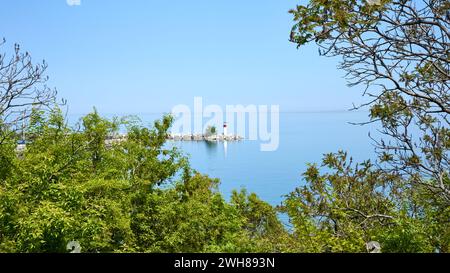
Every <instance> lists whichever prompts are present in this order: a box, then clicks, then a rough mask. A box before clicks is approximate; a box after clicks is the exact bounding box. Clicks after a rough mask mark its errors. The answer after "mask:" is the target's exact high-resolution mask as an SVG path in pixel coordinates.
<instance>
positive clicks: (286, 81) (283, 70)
mask: <svg viewBox="0 0 450 273" xmlns="http://www.w3.org/2000/svg"><path fill="white" fill-rule="evenodd" d="M300 2H302V1H300V0H282V1H281V0H189V1H187V0H170V1H169V0H160V1H153V0H128V1H125V0H123V1H119V0H81V5H80V6H69V5H68V4H67V3H66V0H39V1H36V0H34V1H30V0H1V4H0V18H1V24H0V37H1V36H3V37H5V38H6V39H7V41H8V44H7V46H6V47H5V46H4V47H3V49H2V51H5V49H6V48H7V49H11V48H12V44H13V43H15V42H18V43H20V44H21V46H22V48H23V49H25V50H28V51H29V52H31V54H32V56H33V58H34V60H35V61H38V60H41V59H45V60H46V61H47V62H48V64H49V70H48V75H49V76H50V78H51V79H50V85H51V86H55V87H56V88H57V89H58V90H59V96H60V97H63V98H65V99H67V100H68V103H69V105H70V110H69V111H70V113H73V114H79V113H86V112H88V111H90V110H91V109H92V107H93V106H96V107H97V109H98V110H99V111H100V112H102V113H115V114H122V113H156V112H168V111H170V109H171V108H172V107H173V106H174V105H176V104H180V103H183V104H193V98H194V96H202V97H203V98H204V103H205V104H222V105H225V104H244V105H245V104H279V105H280V109H281V111H328V110H340V109H348V108H350V107H351V105H352V102H360V101H361V97H360V95H361V92H360V90H358V89H357V88H353V89H349V88H347V87H346V85H345V81H344V79H343V78H342V76H343V72H342V71H338V70H337V69H336V65H337V60H335V59H329V58H325V57H319V56H318V53H317V48H316V47H314V46H308V47H305V48H302V49H300V50H297V48H296V46H295V45H294V44H291V43H290V42H289V41H288V38H289V33H290V28H291V26H292V18H291V15H290V14H288V10H289V9H290V8H293V7H295V5H296V4H298V3H300Z"/></svg>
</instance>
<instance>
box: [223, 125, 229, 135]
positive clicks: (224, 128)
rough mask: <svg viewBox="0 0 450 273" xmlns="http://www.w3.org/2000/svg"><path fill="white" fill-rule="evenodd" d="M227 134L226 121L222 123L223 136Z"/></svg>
mask: <svg viewBox="0 0 450 273" xmlns="http://www.w3.org/2000/svg"><path fill="white" fill-rule="evenodd" d="M227 135H228V124H227V123H226V122H224V123H223V136H227Z"/></svg>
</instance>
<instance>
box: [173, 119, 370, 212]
mask: <svg viewBox="0 0 450 273" xmlns="http://www.w3.org/2000/svg"><path fill="white" fill-rule="evenodd" d="M367 116H368V113H367V112H333V113H330V112H329V113H281V114H280V146H279V149H278V150H277V151H275V152H261V151H260V142H258V141H242V142H228V143H227V147H225V146H224V144H223V143H206V142H172V143H171V145H175V146H177V147H180V148H181V149H182V150H183V151H185V152H186V153H187V154H189V156H190V162H191V165H192V167H194V168H195V169H196V170H198V171H200V172H202V173H205V174H208V175H210V176H211V177H216V178H220V180H221V185H220V190H221V192H222V193H223V194H224V195H225V196H226V197H229V196H230V194H231V192H232V190H233V189H241V188H245V189H247V190H248V191H249V192H255V193H257V194H258V195H259V196H260V197H261V198H262V199H263V200H265V201H267V202H269V203H270V204H272V205H278V204H280V203H281V201H282V200H283V196H284V195H286V194H288V193H289V192H291V191H293V190H294V189H295V188H296V187H298V186H300V185H302V184H303V181H302V177H301V174H302V173H303V172H304V171H305V170H306V168H307V163H320V162H321V159H322V157H323V154H325V153H329V152H337V151H338V150H340V149H341V150H345V151H348V152H349V155H351V156H353V158H354V159H355V160H366V159H369V158H372V159H373V158H374V152H373V147H372V146H371V141H370V139H369V137H368V132H369V131H373V128H372V127H371V126H370V125H367V126H356V125H351V124H349V122H363V121H367Z"/></svg>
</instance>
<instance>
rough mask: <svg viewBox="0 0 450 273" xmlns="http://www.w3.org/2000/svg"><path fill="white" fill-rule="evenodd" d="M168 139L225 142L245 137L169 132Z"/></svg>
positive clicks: (240, 139)
mask: <svg viewBox="0 0 450 273" xmlns="http://www.w3.org/2000/svg"><path fill="white" fill-rule="evenodd" d="M167 139H168V140H171V141H209V142H224V141H242V140H244V138H243V137H241V136H239V135H210V136H208V135H202V134H169V135H168V136H167Z"/></svg>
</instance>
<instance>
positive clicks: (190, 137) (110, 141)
mask: <svg viewBox="0 0 450 273" xmlns="http://www.w3.org/2000/svg"><path fill="white" fill-rule="evenodd" d="M127 138H128V136H127V135H114V136H110V137H107V138H106V140H105V145H106V147H111V146H113V145H114V144H119V143H121V142H123V141H126V140H127ZM167 140H171V141H211V142H224V141H242V140H244V138H243V137H241V136H238V135H226V136H224V135H211V136H205V135H201V134H185V135H177V134H169V135H167ZM26 148H27V145H26V144H24V143H21V144H18V145H17V147H16V152H17V153H23V152H24V151H25V150H26Z"/></svg>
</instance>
